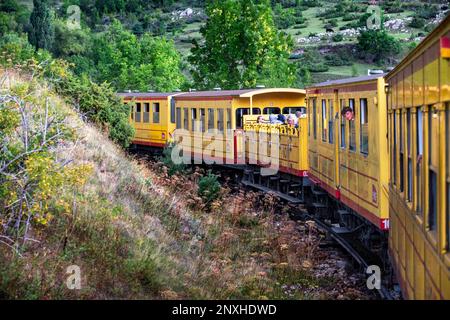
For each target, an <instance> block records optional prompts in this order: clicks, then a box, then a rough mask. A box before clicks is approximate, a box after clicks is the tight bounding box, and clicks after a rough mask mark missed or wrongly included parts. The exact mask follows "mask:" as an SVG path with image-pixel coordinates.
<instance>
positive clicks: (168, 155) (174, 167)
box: [159, 143, 186, 176]
mask: <svg viewBox="0 0 450 320" xmlns="http://www.w3.org/2000/svg"><path fill="white" fill-rule="evenodd" d="M174 148H176V144H175V143H170V144H169V145H167V146H166V147H165V148H164V150H163V155H162V157H160V158H159V161H161V162H162V163H163V165H164V166H165V167H166V168H167V174H168V175H169V176H173V175H174V174H177V173H184V172H185V171H186V165H185V164H184V163H180V164H176V163H174V162H173V161H172V152H173V150H174Z"/></svg>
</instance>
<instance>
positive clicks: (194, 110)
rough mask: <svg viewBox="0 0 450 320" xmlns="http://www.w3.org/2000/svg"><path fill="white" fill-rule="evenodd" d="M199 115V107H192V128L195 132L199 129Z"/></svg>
mask: <svg viewBox="0 0 450 320" xmlns="http://www.w3.org/2000/svg"><path fill="white" fill-rule="evenodd" d="M197 117H198V113H197V108H191V130H192V131H193V132H196V131H198V128H197V127H198V126H197Z"/></svg>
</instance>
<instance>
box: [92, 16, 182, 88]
mask: <svg viewBox="0 0 450 320" xmlns="http://www.w3.org/2000/svg"><path fill="white" fill-rule="evenodd" d="M93 61H94V64H95V66H96V69H97V70H98V73H97V75H96V78H97V80H98V81H100V82H103V81H108V82H110V83H112V84H113V86H114V87H115V88H116V89H117V90H125V89H137V90H141V91H147V90H150V89H151V90H155V91H173V90H175V89H178V88H180V87H181V86H182V85H183V83H184V81H185V79H184V76H183V74H182V73H181V71H180V70H181V58H180V55H179V53H178V52H177V51H176V50H175V48H174V44H173V42H171V41H168V40H166V39H165V38H154V37H152V36H150V35H149V34H145V35H144V36H143V37H142V38H137V37H136V36H135V35H134V34H132V33H131V32H129V31H126V30H125V29H124V28H123V26H122V25H121V24H120V22H118V21H117V20H115V21H114V22H113V24H112V25H111V27H110V28H109V29H108V30H107V32H106V33H104V34H102V35H100V36H98V37H97V38H96V39H95V41H94V47H93Z"/></svg>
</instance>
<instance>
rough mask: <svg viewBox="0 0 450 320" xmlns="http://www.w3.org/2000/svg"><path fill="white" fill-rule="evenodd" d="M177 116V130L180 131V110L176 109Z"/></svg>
mask: <svg viewBox="0 0 450 320" xmlns="http://www.w3.org/2000/svg"><path fill="white" fill-rule="evenodd" d="M176 113H177V116H176V120H177V125H176V127H177V129H181V108H177V112H176Z"/></svg>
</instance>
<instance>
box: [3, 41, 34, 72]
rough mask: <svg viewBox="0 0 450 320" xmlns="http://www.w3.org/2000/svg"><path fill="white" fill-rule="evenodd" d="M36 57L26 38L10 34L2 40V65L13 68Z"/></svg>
mask: <svg viewBox="0 0 450 320" xmlns="http://www.w3.org/2000/svg"><path fill="white" fill-rule="evenodd" d="M33 56H34V49H33V47H32V46H31V45H30V44H29V43H28V41H27V38H26V36H19V35H18V34H16V33H9V34H6V35H5V36H3V37H1V38H0V65H2V66H3V67H11V66H13V65H16V64H19V63H23V62H25V61H27V60H29V59H31V58H32V57H33Z"/></svg>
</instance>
